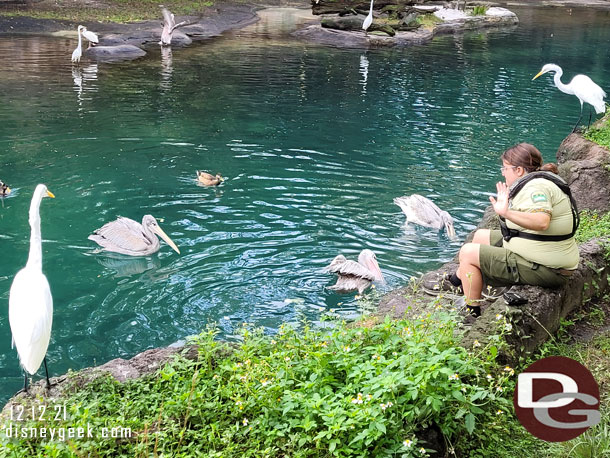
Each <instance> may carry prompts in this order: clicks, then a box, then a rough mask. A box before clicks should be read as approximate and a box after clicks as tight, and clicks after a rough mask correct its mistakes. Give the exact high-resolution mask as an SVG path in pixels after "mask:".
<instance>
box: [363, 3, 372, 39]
mask: <svg viewBox="0 0 610 458" xmlns="http://www.w3.org/2000/svg"><path fill="white" fill-rule="evenodd" d="M374 1H375V0H371V9H370V10H369V15H368V16H367V17H366V19H365V20H364V22H363V23H362V30H364V31H365V32H366V31H367V30H368V28H369V27H370V26H371V24H372V23H373V2H374Z"/></svg>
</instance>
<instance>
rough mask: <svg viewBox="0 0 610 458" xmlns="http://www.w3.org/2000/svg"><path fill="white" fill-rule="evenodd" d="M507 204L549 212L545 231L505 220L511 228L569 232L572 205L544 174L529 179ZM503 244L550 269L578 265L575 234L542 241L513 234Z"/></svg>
mask: <svg viewBox="0 0 610 458" xmlns="http://www.w3.org/2000/svg"><path fill="white" fill-rule="evenodd" d="M509 208H510V209H511V210H515V211H521V212H529V213H536V212H544V213H547V214H548V215H550V216H551V223H550V225H549V227H548V229H547V230H546V231H533V230H530V229H524V228H522V227H521V226H518V225H517V224H515V223H513V222H512V221H509V220H506V225H507V226H508V227H509V228H510V229H517V230H519V231H524V232H529V233H532V234H545V235H563V234H570V233H571V232H572V225H573V220H572V209H571V205H570V198H569V197H568V196H567V195H566V194H564V193H563V191H562V190H561V189H559V187H558V186H557V185H556V184H555V183H553V182H551V181H549V180H546V179H544V178H534V179H533V180H531V181H529V182H528V183H527V184H526V185H525V186H524V187H523V189H521V191H519V192H518V193H517V195H516V196H515V197H514V198H513V199H511V201H510V202H509ZM503 246H504V248H508V249H509V250H511V251H512V252H514V253H516V254H518V255H519V256H522V257H524V258H525V259H527V260H528V261H532V262H535V263H537V264H541V265H543V266H546V267H550V268H553V269H576V268H577V267H578V261H579V253H578V245H577V244H576V241H575V240H574V237H572V238H569V239H567V240H562V241H559V242H552V241H549V242H542V241H538V240H527V239H524V238H521V237H513V238H511V239H510V241H508V242H507V241H504V243H503Z"/></svg>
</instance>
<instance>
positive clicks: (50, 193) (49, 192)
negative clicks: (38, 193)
mask: <svg viewBox="0 0 610 458" xmlns="http://www.w3.org/2000/svg"><path fill="white" fill-rule="evenodd" d="M47 196H49V197H51V198H53V199H55V194H53V193H52V192H51V191H49V190H48V189H47Z"/></svg>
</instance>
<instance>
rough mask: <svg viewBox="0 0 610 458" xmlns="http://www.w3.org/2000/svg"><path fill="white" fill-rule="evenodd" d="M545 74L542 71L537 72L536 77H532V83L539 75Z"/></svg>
mask: <svg viewBox="0 0 610 458" xmlns="http://www.w3.org/2000/svg"><path fill="white" fill-rule="evenodd" d="M544 73H545V72H543V71H542V70H541V71H540V72H538V74H537V75H536V76H534V77H533V78H532V81H534V80H535V79H536V78H538V77H539V76H540V75H543V74H544Z"/></svg>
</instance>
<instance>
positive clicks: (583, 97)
mask: <svg viewBox="0 0 610 458" xmlns="http://www.w3.org/2000/svg"><path fill="white" fill-rule="evenodd" d="M547 72H554V73H555V75H554V76H553V82H554V83H555V86H556V87H557V89H559V90H560V91H561V92H565V93H566V94H570V95H575V96H576V97H577V98H578V101H579V102H580V116H579V117H578V121H576V125H575V126H574V129H572V132H574V131H575V130H576V127H578V123H579V122H580V118H582V104H583V102H587V103H588V104H589V105H591V106H593V108H595V113H596V114H600V113H604V112H605V111H606V102H604V97H606V93H605V92H604V90H603V89H602V88H601V87H599V86H598V85H597V84H595V83H594V82H593V80H592V79H591V78H589V77H588V76H587V75H576V76H575V77H574V78H572V81H570V82H569V83H568V84H563V83H562V82H561V75H563V70H562V69H561V67H560V66H559V65H555V64H546V65H545V66H544V67H542V70H540V71H539V72H538V74H537V75H536V76H534V77H533V78H532V81H534V80H535V79H536V78H538V77H539V76H540V75H544V74H545V73H547ZM589 125H591V110H590V109H589Z"/></svg>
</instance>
